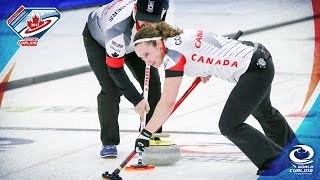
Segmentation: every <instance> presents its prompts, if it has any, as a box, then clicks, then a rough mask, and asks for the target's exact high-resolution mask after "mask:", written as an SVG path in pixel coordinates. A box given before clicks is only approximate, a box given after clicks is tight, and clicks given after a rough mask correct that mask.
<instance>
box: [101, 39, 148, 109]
mask: <svg viewBox="0 0 320 180" xmlns="http://www.w3.org/2000/svg"><path fill="white" fill-rule="evenodd" d="M106 54H107V56H106V64H107V67H108V72H109V74H110V76H111V78H112V79H113V80H114V82H115V83H116V85H117V86H118V87H119V89H120V91H121V93H122V94H123V95H124V96H125V97H126V98H127V99H128V100H129V101H130V102H131V103H132V104H133V105H134V106H136V105H137V104H138V103H139V102H140V101H141V100H142V99H143V97H142V95H141V94H140V93H139V91H138V90H137V88H136V87H135V86H134V85H133V83H132V82H131V81H130V79H129V77H128V75H127V73H126V72H125V70H124V55H125V41H124V36H123V34H120V35H118V36H115V37H114V38H112V39H110V40H109V41H108V42H106Z"/></svg>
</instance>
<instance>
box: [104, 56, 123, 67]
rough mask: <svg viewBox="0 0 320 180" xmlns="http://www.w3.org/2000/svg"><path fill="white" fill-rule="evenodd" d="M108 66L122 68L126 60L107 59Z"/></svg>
mask: <svg viewBox="0 0 320 180" xmlns="http://www.w3.org/2000/svg"><path fill="white" fill-rule="evenodd" d="M106 64H107V65H108V66H109V67H112V68H121V67H123V65H124V58H123V57H122V58H113V57H109V56H107V57H106Z"/></svg>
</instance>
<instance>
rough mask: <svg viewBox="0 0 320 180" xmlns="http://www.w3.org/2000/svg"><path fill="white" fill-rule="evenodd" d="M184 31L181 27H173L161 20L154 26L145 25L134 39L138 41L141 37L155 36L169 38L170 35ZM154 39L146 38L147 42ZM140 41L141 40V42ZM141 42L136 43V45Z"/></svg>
mask: <svg viewBox="0 0 320 180" xmlns="http://www.w3.org/2000/svg"><path fill="white" fill-rule="evenodd" d="M181 33H183V30H181V29H179V28H173V27H172V26H170V25H169V24H167V23H166V22H164V21H161V22H159V23H157V24H155V25H153V26H145V27H142V28H141V29H140V30H139V31H138V32H137V33H136V35H135V36H134V39H133V41H134V42H136V41H138V40H140V39H147V38H148V39H150V38H155V37H161V39H167V38H169V37H174V36H177V35H180V34H181ZM149 41H154V42H155V40H146V41H145V42H149ZM139 43H140V42H139ZM139 43H134V45H135V46H136V45H137V44H139Z"/></svg>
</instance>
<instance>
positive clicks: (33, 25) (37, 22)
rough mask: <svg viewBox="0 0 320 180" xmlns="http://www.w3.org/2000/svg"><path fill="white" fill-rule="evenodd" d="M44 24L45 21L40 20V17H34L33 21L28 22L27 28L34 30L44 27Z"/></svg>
mask: <svg viewBox="0 0 320 180" xmlns="http://www.w3.org/2000/svg"><path fill="white" fill-rule="evenodd" d="M43 24H44V21H43V20H42V19H40V17H39V16H37V15H34V16H33V17H32V19H30V20H28V21H27V26H28V27H29V28H30V29H34V28H37V27H39V26H42V25H43Z"/></svg>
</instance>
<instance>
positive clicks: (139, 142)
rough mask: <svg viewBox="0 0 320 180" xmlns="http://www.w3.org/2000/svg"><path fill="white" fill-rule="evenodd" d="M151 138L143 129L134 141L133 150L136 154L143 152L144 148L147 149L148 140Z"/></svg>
mask: <svg viewBox="0 0 320 180" xmlns="http://www.w3.org/2000/svg"><path fill="white" fill-rule="evenodd" d="M151 136H152V133H151V132H149V131H147V130H146V129H143V130H142V131H141V133H140V135H139V136H138V137H137V139H136V144H135V148H134V149H135V150H136V152H137V153H140V152H143V151H144V150H145V149H146V147H149V140H150V138H151Z"/></svg>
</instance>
